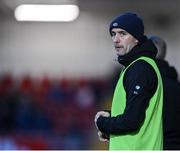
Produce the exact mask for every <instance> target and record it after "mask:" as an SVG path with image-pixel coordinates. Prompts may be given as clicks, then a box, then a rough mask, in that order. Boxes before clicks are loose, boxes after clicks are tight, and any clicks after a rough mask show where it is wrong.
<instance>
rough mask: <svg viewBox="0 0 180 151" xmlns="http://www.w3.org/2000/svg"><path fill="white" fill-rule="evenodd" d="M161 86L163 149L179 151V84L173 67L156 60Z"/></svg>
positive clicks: (165, 62)
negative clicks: (162, 91) (162, 96)
mask: <svg viewBox="0 0 180 151" xmlns="http://www.w3.org/2000/svg"><path fill="white" fill-rule="evenodd" d="M157 65H158V66H159V69H160V72H161V75H162V80H163V86H164V102H163V104H164V108H163V127H164V128H163V132H164V149H166V150H172V149H176V150H179V149H180V82H179V81H178V79H177V72H176V69H175V68H174V67H171V66H169V64H168V62H167V61H163V60H157Z"/></svg>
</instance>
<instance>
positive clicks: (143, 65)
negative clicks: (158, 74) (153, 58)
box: [127, 60, 154, 74]
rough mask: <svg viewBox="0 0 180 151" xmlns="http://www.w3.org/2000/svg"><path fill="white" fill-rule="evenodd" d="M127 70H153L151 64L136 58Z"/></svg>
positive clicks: (144, 71) (143, 71)
mask: <svg viewBox="0 0 180 151" xmlns="http://www.w3.org/2000/svg"><path fill="white" fill-rule="evenodd" d="M127 71H128V72H139V73H141V72H142V73H144V74H146V73H147V72H154V69H153V67H152V65H151V64H149V63H148V62H147V61H145V60H137V61H135V62H134V63H133V64H131V66H130V67H129V68H128V69H127Z"/></svg>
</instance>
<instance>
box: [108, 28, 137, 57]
mask: <svg viewBox="0 0 180 151" xmlns="http://www.w3.org/2000/svg"><path fill="white" fill-rule="evenodd" d="M111 35H112V40H113V43H114V47H115V50H116V54H117V55H118V56H123V55H125V54H127V53H128V52H129V51H131V49H132V48H133V47H134V46H135V45H137V43H138V40H137V39H135V38H134V37H133V36H132V35H130V34H129V33H128V32H126V31H125V30H123V29H121V28H113V29H112V31H111Z"/></svg>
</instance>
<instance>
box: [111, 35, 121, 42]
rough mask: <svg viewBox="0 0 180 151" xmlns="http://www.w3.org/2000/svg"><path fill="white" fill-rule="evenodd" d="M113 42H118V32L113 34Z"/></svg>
mask: <svg viewBox="0 0 180 151" xmlns="http://www.w3.org/2000/svg"><path fill="white" fill-rule="evenodd" d="M113 42H114V43H119V42H120V36H119V35H118V34H116V35H115V36H114V39H113Z"/></svg>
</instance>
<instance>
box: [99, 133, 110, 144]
mask: <svg viewBox="0 0 180 151" xmlns="http://www.w3.org/2000/svg"><path fill="white" fill-rule="evenodd" d="M98 137H99V140H100V141H101V142H108V141H109V140H108V137H107V136H106V134H104V133H102V132H100V131H98Z"/></svg>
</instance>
